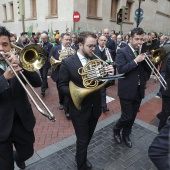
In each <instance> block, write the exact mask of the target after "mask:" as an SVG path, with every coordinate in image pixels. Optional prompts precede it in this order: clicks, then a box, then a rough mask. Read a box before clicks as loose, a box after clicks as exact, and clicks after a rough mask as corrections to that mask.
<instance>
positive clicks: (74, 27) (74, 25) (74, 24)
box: [73, 11, 76, 32]
mask: <svg viewBox="0 0 170 170" xmlns="http://www.w3.org/2000/svg"><path fill="white" fill-rule="evenodd" d="M74 13H75V11H73V15H74ZM75 30H76V22H75V21H74V19H73V32H75Z"/></svg>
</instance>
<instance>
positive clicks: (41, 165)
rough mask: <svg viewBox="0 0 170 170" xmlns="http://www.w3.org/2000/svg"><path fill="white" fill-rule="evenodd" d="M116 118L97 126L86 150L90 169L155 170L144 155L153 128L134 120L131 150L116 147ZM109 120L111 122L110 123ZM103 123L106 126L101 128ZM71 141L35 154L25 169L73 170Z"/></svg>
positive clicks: (120, 146)
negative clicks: (114, 137) (114, 126)
mask: <svg viewBox="0 0 170 170" xmlns="http://www.w3.org/2000/svg"><path fill="white" fill-rule="evenodd" d="M119 115H120V113H118V114H117V115H114V116H112V117H110V118H108V119H107V120H104V121H103V122H99V124H98V126H97V129H96V132H95V135H94V136H93V139H92V141H91V143H90V146H89V149H88V159H89V160H90V162H91V163H92V164H93V169H92V170H124V169H127V170H156V168H155V167H154V165H153V164H152V163H151V161H150V160H149V158H148V155H147V151H148V147H149V145H150V143H151V142H152V140H153V139H154V137H155V136H156V134H157V129H156V127H155V126H153V125H149V124H147V123H145V122H143V121H140V120H138V119H137V120H136V121H135V125H134V126H133V133H132V134H131V139H132V141H133V147H132V148H131V149H130V148H127V147H126V145H125V144H124V143H122V144H120V145H118V144H116V143H115V141H114V140H113V133H112V128H113V125H114V123H115V120H117V118H118V117H119ZM112 121H114V123H110V122H112ZM107 123H110V124H109V125H107V126H105V124H107ZM99 129H100V130H99ZM75 140H76V138H75V135H73V136H71V137H68V138H67V139H65V140H63V141H61V142H58V143H56V144H53V145H51V146H49V147H47V148H45V149H42V150H40V151H38V152H37V153H36V155H34V159H37V160H38V159H39V160H38V161H37V162H35V163H33V164H30V165H29V166H28V167H27V168H26V170H76V163H75V150H76V148H75V147H76V145H75ZM47 155H49V156H47ZM32 161H33V160H32ZM34 161H35V160H34ZM29 163H31V160H30V162H29V161H28V164H29Z"/></svg>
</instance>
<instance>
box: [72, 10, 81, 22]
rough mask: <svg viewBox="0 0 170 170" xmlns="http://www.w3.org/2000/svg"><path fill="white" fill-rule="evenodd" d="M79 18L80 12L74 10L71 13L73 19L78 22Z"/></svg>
mask: <svg viewBox="0 0 170 170" xmlns="http://www.w3.org/2000/svg"><path fill="white" fill-rule="evenodd" d="M79 20H80V13H79V12H78V11H75V12H74V13H73V21H74V22H78V21H79Z"/></svg>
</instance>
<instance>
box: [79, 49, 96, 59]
mask: <svg viewBox="0 0 170 170" xmlns="http://www.w3.org/2000/svg"><path fill="white" fill-rule="evenodd" d="M82 52H83V54H84V56H85V57H86V58H92V57H93V56H94V55H93V54H92V52H94V51H92V52H86V51H85V50H84V48H83V49H82Z"/></svg>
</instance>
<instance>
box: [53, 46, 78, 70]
mask: <svg viewBox="0 0 170 170" xmlns="http://www.w3.org/2000/svg"><path fill="white" fill-rule="evenodd" d="M58 53H59V60H56V59H55V58H54V57H53V56H51V58H50V64H51V68H52V70H56V69H57V67H58V66H59V65H60V64H61V62H62V60H63V59H65V58H67V57H69V56H71V55H74V54H75V50H74V49H72V48H71V46H69V47H66V48H64V49H63V50H59V51H58Z"/></svg>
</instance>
